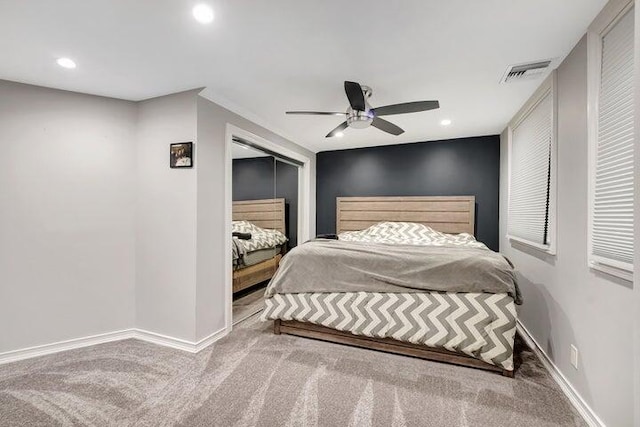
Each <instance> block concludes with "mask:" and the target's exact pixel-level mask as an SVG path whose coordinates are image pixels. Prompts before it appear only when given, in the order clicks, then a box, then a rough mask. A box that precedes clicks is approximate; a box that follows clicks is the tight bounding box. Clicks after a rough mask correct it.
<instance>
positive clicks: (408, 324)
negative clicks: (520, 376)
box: [261, 292, 516, 371]
mask: <svg viewBox="0 0 640 427" xmlns="http://www.w3.org/2000/svg"><path fill="white" fill-rule="evenodd" d="M261 319H262V320H265V321H266V320H275V319H281V320H297V321H300V322H309V323H314V324H317V325H322V326H326V327H329V328H332V329H337V330H339V331H345V332H350V333H352V334H355V335H364V336H368V337H372V338H393V339H396V340H399V341H404V342H409V343H412V344H422V345H426V346H429V347H436V348H444V349H446V350H449V351H455V352H459V353H464V354H466V355H469V356H471V357H475V358H477V359H480V360H483V361H485V362H487V363H489V364H492V365H495V366H499V367H501V368H503V369H505V370H507V371H511V370H513V342H514V336H515V331H516V311H515V305H514V302H513V299H512V298H511V297H509V296H508V295H506V294H488V293H452V292H446V293H441V292H422V293H379V292H344V293H337V292H334V293H289V294H276V295H274V296H273V297H272V298H268V299H267V300H266V304H265V309H264V311H263V313H262V317H261Z"/></svg>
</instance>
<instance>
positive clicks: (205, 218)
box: [196, 97, 316, 340]
mask: <svg viewBox="0 0 640 427" xmlns="http://www.w3.org/2000/svg"><path fill="white" fill-rule="evenodd" d="M227 123H229V124H232V125H234V126H237V127H239V128H241V129H243V130H245V131H248V132H251V133H253V134H255V135H258V136H260V137H262V138H264V139H266V140H268V141H270V142H273V143H276V144H279V145H281V146H283V147H285V148H288V149H290V150H293V151H296V152H298V153H301V154H303V155H305V156H307V157H309V158H310V159H311V165H310V170H311V176H312V177H313V179H312V181H313V182H311V184H310V188H309V190H310V191H311V195H310V197H311V205H312V206H311V207H310V212H309V218H308V221H309V222H308V223H309V224H310V228H311V230H310V235H312V236H313V235H315V158H316V156H315V154H314V153H312V152H310V151H308V150H305V149H304V148H302V147H300V146H298V145H296V144H294V143H293V142H291V141H288V140H286V139H284V138H281V137H280V136H278V135H276V134H274V133H272V132H270V131H268V130H266V129H264V128H263V127H261V126H258V125H256V124H254V123H253V122H250V121H248V120H246V119H244V118H242V117H240V116H238V115H237V114H235V113H233V112H231V111H229V110H227V109H225V108H223V107H221V106H219V105H217V104H215V103H213V102H211V101H209V100H207V99H205V98H203V97H198V159H197V161H198V185H197V188H198V215H197V217H198V221H197V223H198V226H197V229H198V258H197V283H198V285H197V303H196V304H197V308H196V310H197V339H198V340H200V339H203V338H205V337H207V336H208V335H210V334H212V333H214V332H217V331H219V330H221V329H222V328H224V326H225V324H224V310H225V286H226V285H227V282H226V280H225V279H226V278H225V268H224V267H225V266H224V260H225V251H227V250H228V248H226V247H225V241H224V239H222V237H223V236H224V234H225V222H224V221H225V206H224V197H225V142H226V141H225V138H226V126H227Z"/></svg>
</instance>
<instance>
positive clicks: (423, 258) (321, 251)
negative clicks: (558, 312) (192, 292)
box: [265, 239, 519, 302]
mask: <svg viewBox="0 0 640 427" xmlns="http://www.w3.org/2000/svg"><path fill="white" fill-rule="evenodd" d="M359 291H365V292H386V293H401V292H425V291H440V292H484V293H491V294H507V295H509V296H511V297H512V298H514V299H515V300H516V302H519V293H518V291H517V286H516V282H515V276H514V272H513V268H512V267H511V265H510V264H509V263H508V262H507V261H506V259H505V258H504V257H503V256H501V255H500V254H497V253H495V252H493V251H491V250H488V249H478V248H475V247H467V246H435V247H434V246H417V245H390V244H383V243H369V242H367V243H361V242H353V241H352V242H345V241H342V240H328V239H318V240H314V241H310V242H307V243H305V244H302V245H299V246H298V247H296V248H294V249H293V250H292V251H291V252H289V253H288V254H287V256H286V257H285V258H283V260H282V261H281V263H280V267H279V269H278V272H277V273H276V275H275V276H274V277H273V279H272V280H271V282H270V283H269V286H268V287H267V291H266V294H265V296H266V297H271V296H273V295H275V294H289V293H305V292H329V293H331V292H359Z"/></svg>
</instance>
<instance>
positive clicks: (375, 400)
mask: <svg viewBox="0 0 640 427" xmlns="http://www.w3.org/2000/svg"><path fill="white" fill-rule="evenodd" d="M257 318H258V316H253V317H251V318H250V319H248V320H246V321H244V322H242V323H241V324H239V325H237V326H236V327H235V328H234V330H233V332H232V333H231V335H230V336H228V337H226V338H224V339H222V340H221V341H219V342H218V343H216V344H214V345H213V346H211V347H209V348H207V349H205V350H203V351H201V352H200V353H199V354H197V355H192V354H188V353H184V352H181V351H177V350H172V349H168V348H164V347H159V346H155V345H153V344H148V343H144V342H141V341H136V340H126V341H120V342H115V343H110V344H103V345H98V346H94V347H88V348H84V349H79V350H73V351H69V352H65V353H58V354H55V355H50V356H45V357H40V358H36V359H30V360H25V361H22V362H17V363H13V364H7V365H3V366H0V425H2V426H5V427H6V426H51V425H62V426H77V425H95V426H172V425H179V426H254V425H259V426H269V427H271V426H316V425H319V426H369V425H373V426H437V427H446V426H492V427H494V426H536V427H541V426H558V425H561V426H576V425H584V423H583V422H582V420H581V419H580V418H579V416H578V415H577V414H576V413H575V412H574V410H573V408H572V407H571V405H570V404H569V403H568V401H567V399H566V398H565V397H564V395H563V394H562V392H561V391H560V390H559V388H558V387H557V385H556V384H555V383H554V382H553V380H552V379H551V378H550V376H549V374H548V373H547V372H546V371H545V370H544V369H543V368H542V365H541V364H540V362H539V361H538V360H537V359H536V358H535V357H534V356H533V354H532V353H531V352H530V351H528V350H527V349H525V348H523V347H522V345H519V346H518V347H519V349H520V350H519V355H520V358H521V365H520V367H519V370H518V371H517V372H516V378H515V379H510V378H504V377H501V376H499V375H497V374H494V373H488V372H483V371H479V370H474V369H470V368H462V367H457V366H452V365H446V364H440V363H435V362H428V361H424V360H419V359H413V358H409V357H403V356H395V355H391V354H385V353H380V352H374V351H370V350H363V349H357V348H352V347H347V346H341V345H337V344H329V343H324V342H320V341H314V340H309V339H303V338H295V337H291V336H285V335H280V336H278V335H273V333H272V329H271V324H270V323H261V322H259V321H258V319H257Z"/></svg>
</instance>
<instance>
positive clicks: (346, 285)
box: [263, 222, 521, 370]
mask: <svg viewBox="0 0 640 427" xmlns="http://www.w3.org/2000/svg"><path fill="white" fill-rule="evenodd" d="M265 296H266V298H267V299H266V309H265V312H264V315H263V319H264V320H271V319H282V320H298V321H303V322H310V323H315V324H319V325H323V326H328V327H331V328H334V329H339V330H344V331H349V332H351V333H354V334H360V335H366V336H372V337H378V338H388V337H391V338H395V339H398V340H401V341H407V342H412V343H421V344H424V345H427V346H432V347H440V348H445V349H448V350H452V351H459V352H462V353H465V354H468V355H470V356H473V357H476V358H479V359H481V360H484V361H486V362H488V363H491V364H493V365H496V366H500V367H503V368H504V369H507V370H511V369H513V361H512V353H513V339H514V334H515V319H516V314H515V303H520V302H521V300H520V294H519V291H518V287H517V284H516V280H515V275H514V271H513V267H512V266H511V264H510V263H509V262H508V261H507V260H506V259H505V258H504V257H502V256H501V255H499V254H497V253H495V252H493V251H491V250H489V249H488V248H487V247H486V246H485V245H483V244H482V243H480V242H477V241H476V240H475V239H474V238H473V236H471V235H468V234H459V235H449V234H445V233H440V232H437V231H435V230H433V229H431V228H430V227H427V226H424V225H421V224H413V223H390V222H387V223H381V224H377V225H374V226H372V227H370V228H368V229H366V230H363V231H358V232H349V233H342V234H341V235H340V239H339V240H337V241H336V240H315V241H312V242H308V243H305V244H303V245H299V246H298V247H297V248H295V249H293V250H292V251H291V252H289V253H288V254H287V256H286V257H285V258H283V260H282V261H281V264H280V268H279V269H278V271H277V272H276V275H275V276H274V277H273V278H272V280H271V282H270V284H269V286H268V288H267V291H266V294H265Z"/></svg>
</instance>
